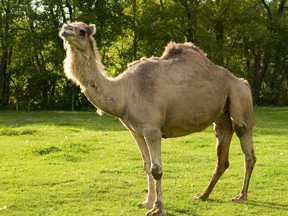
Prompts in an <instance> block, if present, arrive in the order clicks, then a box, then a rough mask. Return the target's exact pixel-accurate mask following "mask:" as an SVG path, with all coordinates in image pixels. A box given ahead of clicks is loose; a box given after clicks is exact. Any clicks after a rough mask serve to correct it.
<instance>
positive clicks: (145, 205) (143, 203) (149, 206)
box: [137, 201, 153, 209]
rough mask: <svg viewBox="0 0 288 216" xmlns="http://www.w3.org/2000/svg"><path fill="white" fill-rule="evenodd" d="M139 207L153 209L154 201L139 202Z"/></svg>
mask: <svg viewBox="0 0 288 216" xmlns="http://www.w3.org/2000/svg"><path fill="white" fill-rule="evenodd" d="M137 206H138V207H139V208H148V209H151V208H152V207H153V203H148V202H146V201H144V202H142V203H138V205H137Z"/></svg>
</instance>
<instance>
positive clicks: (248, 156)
mask: <svg viewBox="0 0 288 216" xmlns="http://www.w3.org/2000/svg"><path fill="white" fill-rule="evenodd" d="M234 129H235V131H236V134H237V136H238V137H239V139H240V143H241V148H242V151H243V153H244V157H245V166H244V182H243V188H242V191H241V193H240V195H239V196H236V197H235V198H233V199H232V201H234V202H242V201H245V200H246V199H247V193H248V187H249V182H250V177H251V174H252V171H253V168H254V164H255V163H256V157H255V154H254V149H253V126H251V128H248V127H247V126H245V125H240V126H239V125H234Z"/></svg>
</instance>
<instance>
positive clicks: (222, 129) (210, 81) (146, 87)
mask: <svg viewBox="0 0 288 216" xmlns="http://www.w3.org/2000/svg"><path fill="white" fill-rule="evenodd" d="M95 32H96V27H95V25H94V24H85V23H83V22H74V23H70V24H64V25H63V27H62V29H61V30H60V32H59V36H60V37H61V38H62V39H63V41H64V48H65V49H66V58H65V60H64V71H65V74H66V76H67V77H68V79H71V80H72V81H74V82H75V83H76V84H77V85H79V86H80V87H81V90H82V92H83V93H84V94H85V96H86V97H87V98H88V100H89V101H90V102H91V103H92V104H93V105H94V106H95V107H96V108H97V110H98V113H99V114H103V113H107V114H110V115H112V116H115V117H117V118H118V119H119V120H120V121H121V122H122V123H123V124H124V125H125V126H126V128H127V129H128V130H129V131H130V133H131V135H132V137H133V138H134V140H135V141H136V143H137V145H138V148H139V150H140V153H141V156H142V159H143V164H144V170H145V171H146V174H147V178H148V194H147V196H146V199H145V201H144V202H142V203H139V204H138V206H139V207H140V208H149V209H150V211H149V212H148V213H147V215H148V216H152V215H153V216H159V215H164V214H165V213H166V210H165V205H164V199H163V196H162V188H161V179H162V174H163V169H162V160H161V139H162V138H171V137H180V136H185V135H188V134H191V133H193V132H200V131H202V130H204V129H205V128H206V127H208V126H209V125H211V124H212V123H213V124H214V131H215V135H216V139H217V164H216V167H215V170H214V172H213V175H212V178H211V180H210V182H209V184H208V186H207V188H206V189H205V190H204V192H203V193H201V194H199V195H197V196H196V197H195V199H196V200H202V201H205V200H207V199H208V197H209V195H210V193H211V192H212V190H213V188H214V186H215V185H216V183H217V181H218V180H219V178H220V177H221V176H222V174H223V173H224V171H225V170H226V169H227V168H228V166H229V160H228V154H229V147H230V142H231V138H232V135H233V133H234V132H236V135H237V136H238V138H239V139H240V144H241V148H242V151H243V154H244V158H245V160H244V161H245V162H244V163H245V166H244V181H243V186H242V191H241V193H240V195H238V196H236V197H235V198H233V199H232V201H235V202H242V201H245V200H246V199H247V193H248V186H249V181H250V177H251V174H252V171H253V168H254V164H255V162H256V157H255V154H254V149H253V127H254V124H255V123H254V115H253V103H252V96H251V90H250V87H249V84H248V82H247V81H246V80H244V79H241V78H240V79H239V78H237V77H236V76H234V75H233V74H232V73H231V72H229V71H228V70H227V69H225V68H223V67H220V66H218V65H216V64H214V63H212V62H211V61H210V60H209V59H208V58H207V57H206V54H205V53H204V52H203V51H201V50H200V49H199V48H198V47H196V46H195V45H194V44H192V43H184V44H178V43H175V42H170V43H168V45H167V46H166V48H165V50H164V53H163V55H162V56H160V57H151V58H142V59H140V60H138V61H135V62H133V63H131V64H129V65H128V69H127V70H126V71H125V72H124V73H122V74H121V75H119V76H118V77H115V78H112V77H109V76H108V75H107V73H106V71H105V68H104V66H103V64H102V63H101V59H100V55H99V51H98V49H97V46H96V41H95V39H94V38H93V35H94V34H95Z"/></svg>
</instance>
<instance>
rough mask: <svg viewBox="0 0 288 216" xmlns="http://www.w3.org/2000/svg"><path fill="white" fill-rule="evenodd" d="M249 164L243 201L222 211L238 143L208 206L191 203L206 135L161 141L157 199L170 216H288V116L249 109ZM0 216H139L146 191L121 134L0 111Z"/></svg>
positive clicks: (73, 119)
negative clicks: (252, 159) (252, 160)
mask: <svg viewBox="0 0 288 216" xmlns="http://www.w3.org/2000/svg"><path fill="white" fill-rule="evenodd" d="M255 113H256V120H257V125H256V128H255V136H254V142H255V152H256V156H257V159H258V160H257V164H256V166H255V170H254V173H253V176H252V179H251V185H250V193H249V200H248V201H247V202H245V203H242V204H237V203H232V202H230V198H232V197H233V196H235V195H238V193H239V192H240V189H241V186H242V178H243V156H242V153H241V148H240V145H239V142H238V139H237V138H236V137H234V138H233V140H232V144H231V150H230V167H229V169H228V170H227V171H226V173H225V174H224V176H223V177H222V178H221V179H220V181H219V182H218V184H217V185H216V187H215V190H214V191H213V192H212V194H211V196H210V199H209V201H207V202H195V201H193V200H192V197H193V196H194V195H196V194H198V193H200V192H202V191H203V190H204V188H205V187H206V185H207V184H208V182H209V179H210V177H211V174H212V172H213V169H214V166H215V163H216V156H215V137H214V133H213V129H212V127H209V128H207V129H206V130H205V131H204V132H201V133H196V134H192V135H190V136H186V137H182V138H177V139H167V140H163V145H162V146H163V147H162V155H163V166H164V176H163V191H164V192H163V193H164V199H165V201H166V207H167V211H168V215H171V216H174V215H179V216H180V215H201V216H202V215H211V216H212V215H275V216H276V215H281V214H282V215H285V214H286V212H287V211H288V200H287V199H286V196H287V194H288V181H287V179H288V172H287V170H288V133H287V132H288V109H287V108H256V111H255ZM0 147H1V150H0V164H1V166H0V185H1V192H0V215H97V216H98V215H103V216H107V215H111V216H112V215H113V216H114V215H131V216H132V215H133V216H135V215H137V216H138V215H145V212H146V210H143V209H138V208H137V206H136V205H137V203H138V202H140V201H143V200H144V198H145V195H146V192H147V191H146V189H147V185H146V184H147V182H146V176H145V173H144V171H143V168H142V161H141V157H140V154H139V152H138V149H137V146H136V144H135V143H134V141H133V139H132V138H131V136H130V134H129V132H128V131H127V130H126V129H125V128H124V127H123V126H122V125H121V124H120V123H119V122H118V120H117V119H115V118H113V117H109V116H103V117H99V116H98V115H97V114H96V113H89V112H83V113H82V112H80V113H79V112H12V111H0Z"/></svg>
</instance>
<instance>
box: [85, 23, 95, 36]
mask: <svg viewBox="0 0 288 216" xmlns="http://www.w3.org/2000/svg"><path fill="white" fill-rule="evenodd" d="M87 32H88V35H94V34H95V33H96V25H95V24H90V25H89V26H88V31H87Z"/></svg>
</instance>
